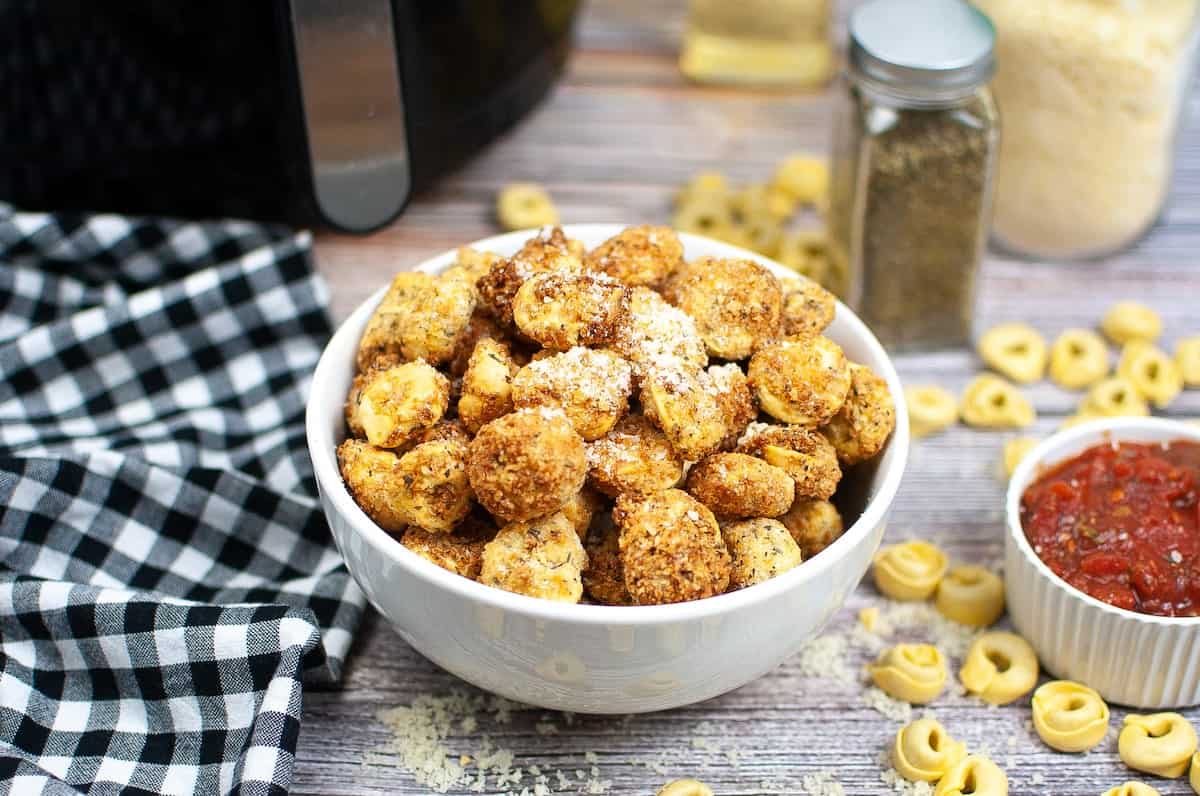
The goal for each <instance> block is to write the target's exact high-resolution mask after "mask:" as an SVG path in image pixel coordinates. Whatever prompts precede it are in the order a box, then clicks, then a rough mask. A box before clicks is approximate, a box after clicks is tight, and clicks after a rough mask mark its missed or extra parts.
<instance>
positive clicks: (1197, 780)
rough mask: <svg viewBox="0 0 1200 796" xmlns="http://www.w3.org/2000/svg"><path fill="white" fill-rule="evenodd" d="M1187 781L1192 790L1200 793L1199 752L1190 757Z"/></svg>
mask: <svg viewBox="0 0 1200 796" xmlns="http://www.w3.org/2000/svg"><path fill="white" fill-rule="evenodd" d="M1188 781H1189V782H1190V783H1191V785H1192V790H1194V791H1196V793H1200V752H1196V753H1195V754H1194V755H1192V771H1191V774H1190V776H1189V777H1188Z"/></svg>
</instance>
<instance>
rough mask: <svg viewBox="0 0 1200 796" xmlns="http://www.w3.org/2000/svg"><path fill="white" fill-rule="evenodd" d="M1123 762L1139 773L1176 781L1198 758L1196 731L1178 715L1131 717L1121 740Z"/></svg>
mask: <svg viewBox="0 0 1200 796" xmlns="http://www.w3.org/2000/svg"><path fill="white" fill-rule="evenodd" d="M1117 751H1118V752H1119V753H1120V755H1121V762H1123V763H1124V764H1125V765H1127V766H1129V767H1130V768H1132V769H1134V770H1135V771H1144V772H1145V773H1147V774H1153V775H1155V776H1157V777H1166V778H1168V779H1174V778H1175V777H1181V776H1183V775H1184V774H1185V773H1186V772H1187V770H1188V766H1189V765H1190V764H1191V762H1192V758H1193V756H1194V755H1195V754H1196V730H1195V729H1194V728H1193V727H1192V725H1191V723H1190V722H1189V721H1188V720H1187V719H1186V718H1184V717H1183V716H1181V715H1179V714H1178V713H1152V714H1150V715H1145V716H1143V715H1139V714H1136V713H1131V714H1129V715H1128V716H1126V717H1125V727H1124V729H1122V730H1121V735H1120V736H1119V737H1118V738H1117Z"/></svg>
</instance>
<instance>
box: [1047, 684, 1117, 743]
mask: <svg viewBox="0 0 1200 796" xmlns="http://www.w3.org/2000/svg"><path fill="white" fill-rule="evenodd" d="M1109 717H1110V713H1109V710H1108V705H1107V704H1105V702H1104V700H1103V699H1101V698H1100V695H1099V694H1097V693H1096V692H1095V691H1093V690H1092V689H1091V688H1088V687H1087V686H1086V685H1080V684H1079V683H1073V682H1071V681H1069V680H1052V681H1050V682H1048V683H1045V684H1044V685H1042V686H1040V687H1039V688H1038V690H1036V691H1034V692H1033V726H1034V729H1036V730H1037V734H1038V737H1040V738H1041V739H1042V742H1043V743H1045V744H1046V746H1049V747H1050V748H1051V749H1056V750H1058V751H1059V752H1086V751H1087V750H1089V749H1092V748H1093V747H1095V746H1097V745H1099V744H1100V742H1101V741H1103V740H1104V738H1105V736H1106V735H1108V722H1109Z"/></svg>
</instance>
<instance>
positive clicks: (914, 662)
mask: <svg viewBox="0 0 1200 796" xmlns="http://www.w3.org/2000/svg"><path fill="white" fill-rule="evenodd" d="M867 672H868V673H869V674H870V676H871V680H872V682H874V683H875V685H877V686H878V687H879V688H880V689H882V690H883V692H884V693H886V694H887V695H888V696H890V697H892V698H893V699H899V700H901V701H903V702H909V703H912V704H914V705H925V704H928V703H930V702H932V701H933V700H935V699H937V697H938V694H940V693H942V689H943V688H945V686H946V658H945V656H943V655H942V653H941V651H940V650H939V649H938V648H937V647H935V646H933V645H932V644H897V645H896V646H894V647H889V648H887V649H885V650H884V651H883V652H881V653H879V657H878V658H876V659H875V662H874V663H872V664H871V665H869V666H868V667H867Z"/></svg>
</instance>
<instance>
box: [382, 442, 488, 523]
mask: <svg viewBox="0 0 1200 796" xmlns="http://www.w3.org/2000/svg"><path fill="white" fill-rule="evenodd" d="M394 475H395V477H396V478H397V479H398V483H397V485H396V489H395V494H394V496H393V498H392V501H393V505H394V506H395V507H396V510H397V511H398V512H399V514H400V516H401V517H402V518H404V521H405V523H406V524H408V525H415V526H417V527H418V528H421V529H423V530H426V531H430V532H431V533H449V532H450V531H451V530H453V529H454V526H455V525H458V523H459V522H461V521H462V519H463V518H464V517H466V516H467V513H468V512H469V511H470V510H471V502H472V493H471V484H470V482H469V481H468V480H467V446H466V445H464V444H463V443H462V442H460V441H458V440H439V441H435V442H424V443H422V444H420V445H418V446H416V447H415V448H413V449H412V450H410V451H409V452H408V453H405V454H404V455H403V456H401V457H400V461H399V463H398V464H397V465H396V468H395V472H394Z"/></svg>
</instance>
